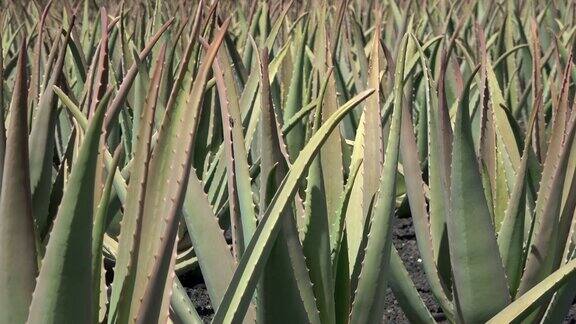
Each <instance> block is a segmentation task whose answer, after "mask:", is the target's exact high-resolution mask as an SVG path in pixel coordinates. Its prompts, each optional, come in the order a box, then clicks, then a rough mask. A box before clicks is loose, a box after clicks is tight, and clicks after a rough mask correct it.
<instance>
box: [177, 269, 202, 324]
mask: <svg viewBox="0 0 576 324" xmlns="http://www.w3.org/2000/svg"><path fill="white" fill-rule="evenodd" d="M172 290H173V291H174V293H173V294H172V296H171V297H170V305H171V307H172V309H171V311H172V312H173V315H172V316H170V319H171V320H172V322H173V323H175V324H202V323H204V322H203V321H202V318H201V317H200V315H198V312H197V311H196V308H194V304H192V302H191V301H190V298H188V296H187V295H186V290H185V289H184V287H183V286H182V284H181V283H180V280H178V278H174V287H173V288H172Z"/></svg>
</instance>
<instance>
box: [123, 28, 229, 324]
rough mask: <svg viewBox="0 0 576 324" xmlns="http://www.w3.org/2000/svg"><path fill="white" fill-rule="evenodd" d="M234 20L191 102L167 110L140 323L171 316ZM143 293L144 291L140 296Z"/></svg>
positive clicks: (156, 155)
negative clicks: (183, 230)
mask: <svg viewBox="0 0 576 324" xmlns="http://www.w3.org/2000/svg"><path fill="white" fill-rule="evenodd" d="M228 24H229V20H227V21H225V22H224V23H223V24H222V27H221V28H220V30H218V32H217V33H216V34H215V36H214V39H213V42H212V44H211V45H210V46H209V48H208V50H207V52H206V56H205V60H204V62H203V63H202V65H201V66H200V69H199V70H198V73H197V76H196V79H195V80H194V83H193V85H192V89H191V91H190V94H189V103H188V105H183V106H178V107H173V109H171V110H168V111H166V115H165V117H164V121H163V123H162V127H161V129H160V131H159V136H158V142H157V145H156V146H155V147H154V152H153V154H152V158H151V161H150V166H149V178H148V183H147V187H146V200H145V202H144V214H143V222H142V235H143V237H152V238H156V239H152V240H148V241H141V248H140V249H139V254H138V264H139V265H140V266H141V267H140V270H142V271H141V272H138V273H137V274H136V286H135V296H136V298H134V300H132V306H133V310H136V309H137V310H138V313H134V315H135V316H136V322H137V323H149V322H156V321H160V322H164V321H166V320H167V318H168V306H169V303H168V302H169V300H170V298H169V295H170V294H171V289H172V281H173V276H174V273H173V268H174V262H175V253H174V251H175V247H176V246H175V243H176V236H177V231H178V223H179V221H180V213H179V210H180V209H181V207H182V203H183V200H184V193H185V190H186V187H185V183H186V182H185V180H186V179H187V178H188V177H189V173H190V170H191V163H192V157H191V156H192V152H193V144H194V143H195V139H196V134H197V133H196V125H197V121H198V116H199V114H200V107H201V105H202V101H203V99H204V92H205V89H206V84H207V78H208V72H209V70H210V66H212V63H213V62H214V59H215V58H216V54H217V53H218V49H219V48H220V45H221V44H222V41H223V38H224V36H225V35H226V30H227V28H228ZM138 296H140V297H139V298H138Z"/></svg>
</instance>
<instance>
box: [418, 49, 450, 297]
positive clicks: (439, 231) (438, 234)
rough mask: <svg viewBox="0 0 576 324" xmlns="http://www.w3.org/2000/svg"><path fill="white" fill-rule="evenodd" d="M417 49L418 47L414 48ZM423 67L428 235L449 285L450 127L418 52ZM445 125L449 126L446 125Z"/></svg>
mask: <svg viewBox="0 0 576 324" xmlns="http://www.w3.org/2000/svg"><path fill="white" fill-rule="evenodd" d="M418 48H419V47H418ZM420 60H421V63H422V64H423V66H422V69H423V70H424V89H425V93H426V98H427V101H426V107H427V108H426V112H427V115H428V125H427V126H428V173H429V176H428V177H429V180H428V186H429V187H430V235H431V237H432V244H433V251H434V259H435V262H436V266H437V267H438V272H439V273H440V276H441V278H442V279H443V281H444V282H445V283H446V285H447V286H450V285H451V276H452V271H451V269H450V253H449V248H448V231H447V225H446V218H447V215H448V211H449V208H450V207H449V201H448V198H449V195H450V183H449V177H450V168H449V167H448V165H450V161H449V156H450V149H451V147H450V142H451V129H447V128H446V126H445V124H446V122H445V121H444V120H443V119H442V116H443V114H442V113H441V112H440V103H439V96H436V95H432V94H433V92H432V91H434V89H436V87H437V86H436V83H435V82H434V80H432V78H431V71H430V69H429V66H428V65H426V64H425V63H426V62H425V58H424V57H423V56H422V55H420ZM448 128H449V127H448Z"/></svg>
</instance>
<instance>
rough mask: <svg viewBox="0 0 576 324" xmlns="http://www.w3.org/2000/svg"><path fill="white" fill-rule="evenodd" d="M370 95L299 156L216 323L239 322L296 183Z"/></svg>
mask: <svg viewBox="0 0 576 324" xmlns="http://www.w3.org/2000/svg"><path fill="white" fill-rule="evenodd" d="M372 92H373V90H367V91H363V92H361V93H359V94H358V95H357V96H356V97H354V98H352V99H351V100H350V101H348V102H347V103H346V104H344V105H343V106H342V107H340V108H339V109H338V110H337V111H336V113H334V114H333V115H332V116H331V117H330V118H329V119H328V120H327V121H326V122H325V123H324V124H323V125H322V126H321V127H320V128H319V129H318V131H317V132H316V134H314V135H313V136H312V137H311V138H310V140H309V141H308V144H307V145H306V147H305V148H304V149H303V150H302V151H301V152H300V155H299V157H298V158H297V159H296V160H295V161H294V163H293V164H292V168H291V169H290V171H289V172H288V174H287V175H286V178H285V179H284V180H283V182H282V183H281V185H280V187H279V189H278V191H277V193H276V195H274V198H273V199H272V201H271V203H270V205H269V207H268V209H267V210H266V213H265V214H264V217H263V218H262V220H261V221H260V224H259V225H258V228H257V229H256V232H255V234H254V237H253V238H252V240H251V241H250V244H249V245H248V246H247V248H246V252H245V255H244V256H243V257H242V259H241V260H240V263H239V265H238V268H237V270H236V272H235V273H234V277H233V278H232V282H231V284H230V286H229V287H228V290H227V291H226V294H225V295H224V299H223V302H222V304H221V305H220V308H219V309H218V311H217V312H216V314H215V317H214V322H215V323H224V322H228V321H232V320H240V319H241V318H243V317H244V314H245V312H246V309H247V307H248V305H249V303H250V299H251V296H252V293H253V292H254V289H255V288H256V283H257V280H258V278H259V275H260V274H261V271H262V268H263V265H264V263H265V261H266V259H267V257H268V255H269V253H270V249H271V247H272V244H273V243H274V241H275V238H276V235H277V234H278V230H279V224H280V216H281V214H282V211H283V210H284V209H285V208H286V206H287V204H288V202H289V201H290V200H291V198H292V196H293V195H294V194H295V193H296V190H297V189H298V183H299V180H300V179H301V177H302V176H303V175H304V172H305V171H306V169H307V168H308V166H309V165H310V163H311V162H312V160H313V158H314V156H315V155H316V154H317V153H318V150H319V149H320V147H321V145H322V144H323V143H324V142H325V141H326V139H327V138H328V136H329V135H330V133H331V131H332V130H333V129H334V128H335V127H336V125H337V124H338V122H339V121H341V120H342V118H344V116H345V115H346V113H347V112H349V111H350V110H351V109H352V108H354V107H355V106H357V105H358V104H359V103H360V102H362V101H363V100H364V99H365V98H366V97H368V96H369V95H370V94H371V93H372ZM308 316H309V318H308V320H309V321H311V322H313V323H318V322H319V318H318V314H314V313H308Z"/></svg>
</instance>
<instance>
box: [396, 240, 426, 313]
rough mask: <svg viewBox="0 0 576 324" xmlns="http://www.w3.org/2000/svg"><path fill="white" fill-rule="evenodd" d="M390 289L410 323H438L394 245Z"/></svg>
mask: <svg viewBox="0 0 576 324" xmlns="http://www.w3.org/2000/svg"><path fill="white" fill-rule="evenodd" d="M390 289H392V292H393V293H394V296H395V297H396V300H397V301H398V304H400V308H402V310H403V311H404V314H405V315H406V317H407V318H408V320H409V321H410V323H421V324H423V323H436V321H435V320H434V317H432V314H431V313H430V311H429V310H428V308H427V307H426V304H424V301H423V300H422V298H421V297H420V295H419V293H418V290H417V289H416V287H415V286H414V283H413V282H412V279H411V278H410V275H409V274H408V270H406V267H405V266H404V263H403V262H402V259H401V258H400V256H399V255H398V251H397V250H396V248H395V247H394V246H392V250H391V254H390Z"/></svg>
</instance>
